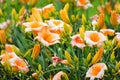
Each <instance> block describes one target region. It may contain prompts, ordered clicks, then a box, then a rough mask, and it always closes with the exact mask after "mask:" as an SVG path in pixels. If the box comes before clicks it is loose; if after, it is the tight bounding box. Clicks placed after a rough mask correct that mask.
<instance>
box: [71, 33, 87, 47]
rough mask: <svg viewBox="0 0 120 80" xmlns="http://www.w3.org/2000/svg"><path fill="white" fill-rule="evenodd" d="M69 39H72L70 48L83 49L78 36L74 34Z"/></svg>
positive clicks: (82, 42)
mask: <svg viewBox="0 0 120 80" xmlns="http://www.w3.org/2000/svg"><path fill="white" fill-rule="evenodd" d="M71 38H72V41H71V44H72V46H77V47H79V48H84V47H85V44H84V41H83V40H82V38H81V37H80V34H76V35H74V36H72V37H71Z"/></svg>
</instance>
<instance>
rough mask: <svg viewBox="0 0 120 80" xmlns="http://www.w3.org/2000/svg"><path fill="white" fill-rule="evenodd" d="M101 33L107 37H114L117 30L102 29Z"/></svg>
mask: <svg viewBox="0 0 120 80" xmlns="http://www.w3.org/2000/svg"><path fill="white" fill-rule="evenodd" d="M100 32H101V33H103V34H104V35H105V36H108V35H109V36H113V35H114V34H115V30H113V29H101V30H100Z"/></svg>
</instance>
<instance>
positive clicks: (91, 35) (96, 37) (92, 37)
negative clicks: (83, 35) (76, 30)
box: [90, 33, 100, 42]
mask: <svg viewBox="0 0 120 80" xmlns="http://www.w3.org/2000/svg"><path fill="white" fill-rule="evenodd" d="M90 39H91V40H92V41H94V42H98V41H99V40H100V36H99V35H98V34H97V33H92V34H90Z"/></svg>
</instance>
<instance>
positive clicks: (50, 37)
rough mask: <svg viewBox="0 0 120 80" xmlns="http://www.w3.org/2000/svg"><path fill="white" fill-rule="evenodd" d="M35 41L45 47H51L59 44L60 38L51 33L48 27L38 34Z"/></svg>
mask: <svg viewBox="0 0 120 80" xmlns="http://www.w3.org/2000/svg"><path fill="white" fill-rule="evenodd" d="M35 39H37V40H38V41H40V42H41V43H42V44H43V45H44V46H50V45H53V44H56V43H59V39H60V36H59V35H58V34H56V33H51V32H50V31H49V29H48V28H47V27H44V28H43V29H42V30H41V32H38V36H37V37H35Z"/></svg>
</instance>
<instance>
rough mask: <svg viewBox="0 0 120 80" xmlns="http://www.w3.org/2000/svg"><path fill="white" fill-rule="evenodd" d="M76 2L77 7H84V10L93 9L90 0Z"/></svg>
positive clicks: (77, 0)
mask: <svg viewBox="0 0 120 80" xmlns="http://www.w3.org/2000/svg"><path fill="white" fill-rule="evenodd" d="M75 1H76V2H77V6H79V7H83V8H84V9H87V8H89V7H92V4H91V3H90V0H75Z"/></svg>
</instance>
